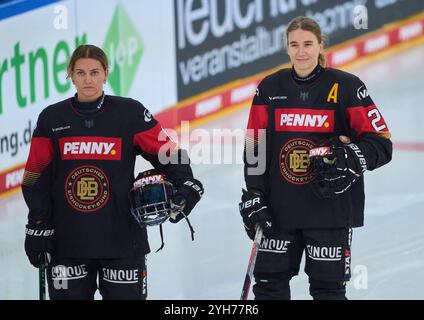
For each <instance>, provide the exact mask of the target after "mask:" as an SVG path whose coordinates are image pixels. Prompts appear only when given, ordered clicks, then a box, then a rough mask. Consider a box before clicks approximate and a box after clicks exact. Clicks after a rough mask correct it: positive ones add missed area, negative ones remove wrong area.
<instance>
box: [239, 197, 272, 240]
mask: <svg viewBox="0 0 424 320" xmlns="http://www.w3.org/2000/svg"><path fill="white" fill-rule="evenodd" d="M242 191H243V194H242V196H241V202H240V203H239V210H240V215H241V217H242V218H243V223H244V228H245V230H246V233H247V235H248V236H249V238H250V239H252V240H253V239H254V238H255V226H256V224H259V225H260V226H261V228H262V230H263V232H264V234H265V235H271V234H272V233H273V224H272V219H271V215H270V214H269V211H268V206H267V205H266V204H265V199H264V196H263V194H262V193H261V192H259V191H256V190H249V191H246V190H244V189H242Z"/></svg>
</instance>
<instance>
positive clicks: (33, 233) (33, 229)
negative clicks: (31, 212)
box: [25, 224, 54, 238]
mask: <svg viewBox="0 0 424 320" xmlns="http://www.w3.org/2000/svg"><path fill="white" fill-rule="evenodd" d="M25 234H26V235H27V236H30V237H38V238H47V237H51V236H53V235H54V229H53V228H48V227H46V226H43V227H42V226H34V225H31V224H27V225H26V226H25Z"/></svg>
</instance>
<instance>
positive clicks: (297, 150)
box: [244, 68, 392, 230]
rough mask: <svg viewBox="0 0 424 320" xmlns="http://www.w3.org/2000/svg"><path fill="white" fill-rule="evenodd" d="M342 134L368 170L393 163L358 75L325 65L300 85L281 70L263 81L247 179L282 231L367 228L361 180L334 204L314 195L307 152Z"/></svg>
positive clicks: (251, 126) (254, 109) (254, 111)
mask: <svg viewBox="0 0 424 320" xmlns="http://www.w3.org/2000/svg"><path fill="white" fill-rule="evenodd" d="M338 135H345V136H348V137H350V138H351V139H352V140H353V141H354V142H356V143H357V144H358V146H359V147H360V149H361V150H362V152H363V154H364V156H365V158H366V161H367V169H368V170H374V169H375V168H378V167H380V166H382V165H384V164H386V163H387V162H389V161H390V160H391V156H392V143H391V141H390V133H389V130H388V127H387V125H386V123H385V121H384V119H383V116H382V115H381V113H380V112H379V110H378V108H377V107H376V106H375V104H374V103H373V101H372V99H371V97H370V96H369V94H368V91H367V88H366V87H365V85H364V84H363V82H362V81H361V80H360V79H359V78H357V77H356V76H354V75H352V74H349V73H347V72H343V71H340V70H336V69H331V68H323V69H322V70H320V74H319V76H318V77H317V78H316V79H315V80H314V81H312V82H311V81H309V82H308V83H306V84H300V83H299V82H298V81H295V79H294V77H293V71H292V69H282V70H280V71H278V72H276V73H274V74H271V75H269V76H267V77H266V78H265V79H263V80H262V81H261V83H260V84H259V86H258V89H257V91H256V95H255V97H254V99H253V104H252V106H251V109H250V115H249V120H248V125H247V132H246V141H245V154H244V159H245V180H246V185H247V188H248V189H257V190H260V191H262V193H264V195H265V196H266V199H267V202H268V206H269V208H270V211H271V215H272V217H273V219H274V223H275V225H276V227H277V230H278V229H284V228H333V227H359V226H362V225H363V220H364V200H365V195H364V181H363V177H362V178H361V179H360V180H359V181H358V182H357V183H356V184H354V185H353V186H352V188H351V189H350V190H349V191H348V192H345V193H343V194H342V195H340V196H339V197H338V198H337V199H335V200H332V199H320V198H318V197H317V196H316V195H315V194H314V192H313V190H312V184H311V181H312V180H313V179H314V178H315V177H314V175H313V174H312V173H311V171H310V170H309V168H308V164H309V157H308V153H309V150H310V149H311V148H314V147H316V146H317V145H318V144H319V143H320V142H321V141H323V140H324V139H328V138H330V137H334V136H338Z"/></svg>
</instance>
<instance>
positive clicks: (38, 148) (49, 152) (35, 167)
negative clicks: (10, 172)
mask: <svg viewBox="0 0 424 320" xmlns="http://www.w3.org/2000/svg"><path fill="white" fill-rule="evenodd" d="M52 159H53V143H52V141H51V140H50V139H49V138H37V137H33V138H32V140H31V148H30V151H29V156H28V161H27V163H26V165H25V171H29V172H33V173H39V174H41V172H42V171H43V170H44V169H45V168H46V167H47V166H48V165H49V164H50V162H51V161H52Z"/></svg>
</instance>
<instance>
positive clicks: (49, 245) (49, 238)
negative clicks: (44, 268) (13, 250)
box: [25, 222, 54, 268]
mask: <svg viewBox="0 0 424 320" xmlns="http://www.w3.org/2000/svg"><path fill="white" fill-rule="evenodd" d="M53 235H54V229H53V228H52V227H51V226H49V225H48V224H44V223H39V224H36V223H34V222H29V223H28V224H27V225H26V228H25V252H26V255H27V256H28V259H29V262H31V264H32V265H33V266H34V267H36V268H38V267H40V265H41V263H42V262H43V260H44V259H45V258H47V262H48V263H49V262H50V260H51V254H52V253H53ZM43 256H44V257H45V258H44V257H43Z"/></svg>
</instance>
